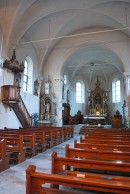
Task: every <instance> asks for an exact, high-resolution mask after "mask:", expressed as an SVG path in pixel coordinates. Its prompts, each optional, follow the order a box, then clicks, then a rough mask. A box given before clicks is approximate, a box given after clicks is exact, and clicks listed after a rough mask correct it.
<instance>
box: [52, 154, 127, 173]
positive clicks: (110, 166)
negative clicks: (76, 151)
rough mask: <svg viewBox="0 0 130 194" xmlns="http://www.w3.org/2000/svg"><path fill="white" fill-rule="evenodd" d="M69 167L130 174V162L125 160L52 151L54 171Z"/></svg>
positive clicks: (62, 170) (86, 170)
mask: <svg viewBox="0 0 130 194" xmlns="http://www.w3.org/2000/svg"><path fill="white" fill-rule="evenodd" d="M67 169H69V170H71V171H74V170H75V169H82V170H83V171H85V172H94V173H97V172H98V173H101V174H102V173H105V174H110V175H112V174H114V175H115V174H118V175H123V176H130V163H127V162H123V161H117V160H115V161H110V160H109V161H107V160H98V159H79V158H69V157H57V153H56V152H53V153H52V173H53V174H58V173H62V172H66V170H67Z"/></svg>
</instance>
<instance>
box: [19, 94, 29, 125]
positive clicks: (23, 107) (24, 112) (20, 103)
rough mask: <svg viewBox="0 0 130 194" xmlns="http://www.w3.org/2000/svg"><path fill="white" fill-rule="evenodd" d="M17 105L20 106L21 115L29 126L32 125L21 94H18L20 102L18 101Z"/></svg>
mask: <svg viewBox="0 0 130 194" xmlns="http://www.w3.org/2000/svg"><path fill="white" fill-rule="evenodd" d="M18 106H19V107H20V109H21V111H22V113H23V116H24V118H25V119H26V121H27V123H28V125H29V126H31V125H32V117H31V116H30V114H29V112H28V110H27V108H26V106H25V104H24V102H23V100H22V98H21V96H20V102H19V103H18Z"/></svg>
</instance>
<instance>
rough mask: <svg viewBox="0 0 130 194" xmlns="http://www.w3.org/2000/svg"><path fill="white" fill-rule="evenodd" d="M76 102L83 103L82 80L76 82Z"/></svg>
mask: <svg viewBox="0 0 130 194" xmlns="http://www.w3.org/2000/svg"><path fill="white" fill-rule="evenodd" d="M76 102H77V103H84V83H83V82H82V81H78V82H76Z"/></svg>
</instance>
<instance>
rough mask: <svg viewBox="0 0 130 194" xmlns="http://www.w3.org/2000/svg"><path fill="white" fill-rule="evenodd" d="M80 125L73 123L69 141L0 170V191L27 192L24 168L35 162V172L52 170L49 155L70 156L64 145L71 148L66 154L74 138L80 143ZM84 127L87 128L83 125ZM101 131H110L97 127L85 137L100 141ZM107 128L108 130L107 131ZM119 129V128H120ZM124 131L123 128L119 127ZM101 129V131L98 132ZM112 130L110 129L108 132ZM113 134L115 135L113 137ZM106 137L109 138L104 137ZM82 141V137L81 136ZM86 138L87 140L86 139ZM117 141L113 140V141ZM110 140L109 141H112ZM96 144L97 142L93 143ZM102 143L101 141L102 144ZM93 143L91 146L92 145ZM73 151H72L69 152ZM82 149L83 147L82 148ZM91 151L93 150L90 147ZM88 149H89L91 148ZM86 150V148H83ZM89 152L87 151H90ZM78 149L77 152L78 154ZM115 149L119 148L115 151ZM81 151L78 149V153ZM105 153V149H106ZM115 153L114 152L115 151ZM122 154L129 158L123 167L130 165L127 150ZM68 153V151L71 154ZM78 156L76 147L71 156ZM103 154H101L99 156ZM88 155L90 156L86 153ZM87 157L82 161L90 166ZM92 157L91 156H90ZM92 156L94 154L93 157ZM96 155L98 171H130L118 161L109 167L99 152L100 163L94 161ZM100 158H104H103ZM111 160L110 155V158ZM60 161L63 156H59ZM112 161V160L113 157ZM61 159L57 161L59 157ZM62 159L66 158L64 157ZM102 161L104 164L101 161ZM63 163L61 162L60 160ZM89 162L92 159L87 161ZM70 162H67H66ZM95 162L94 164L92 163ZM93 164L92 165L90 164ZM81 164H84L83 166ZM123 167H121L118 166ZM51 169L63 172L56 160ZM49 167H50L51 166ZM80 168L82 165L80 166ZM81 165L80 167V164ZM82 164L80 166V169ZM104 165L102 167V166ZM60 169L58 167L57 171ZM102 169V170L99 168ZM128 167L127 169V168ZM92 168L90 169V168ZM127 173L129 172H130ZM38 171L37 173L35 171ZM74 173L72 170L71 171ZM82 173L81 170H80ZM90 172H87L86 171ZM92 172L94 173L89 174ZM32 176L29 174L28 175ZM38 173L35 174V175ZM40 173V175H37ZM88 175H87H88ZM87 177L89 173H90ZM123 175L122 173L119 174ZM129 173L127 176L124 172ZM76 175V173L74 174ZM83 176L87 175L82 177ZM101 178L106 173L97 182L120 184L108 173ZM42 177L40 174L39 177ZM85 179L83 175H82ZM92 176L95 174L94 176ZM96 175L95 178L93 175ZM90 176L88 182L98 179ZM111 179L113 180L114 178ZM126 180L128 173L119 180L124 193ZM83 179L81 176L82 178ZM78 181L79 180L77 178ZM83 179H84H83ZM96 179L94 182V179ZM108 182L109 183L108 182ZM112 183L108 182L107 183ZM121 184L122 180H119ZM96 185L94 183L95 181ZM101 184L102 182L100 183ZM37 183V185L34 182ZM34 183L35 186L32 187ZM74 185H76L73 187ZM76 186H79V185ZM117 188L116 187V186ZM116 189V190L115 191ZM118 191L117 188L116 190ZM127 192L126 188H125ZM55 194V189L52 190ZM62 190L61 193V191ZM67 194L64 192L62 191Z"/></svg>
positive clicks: (124, 138) (97, 193)
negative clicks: (72, 135)
mask: <svg viewBox="0 0 130 194" xmlns="http://www.w3.org/2000/svg"><path fill="white" fill-rule="evenodd" d="M81 126H82V125H77V126H75V127H74V137H73V138H71V139H70V140H68V141H66V142H64V143H62V144H60V145H57V146H54V147H53V148H51V149H48V150H47V151H44V152H43V153H40V154H37V155H36V156H35V157H33V158H30V159H26V161H25V162H22V163H20V164H18V165H15V166H11V167H10V168H9V169H8V170H5V171H3V172H1V173H0V193H1V194H8V193H9V194H16V193H19V194H24V193H28V192H27V190H26V170H27V168H28V167H29V165H32V166H33V165H34V166H36V172H38V173H39V172H41V173H47V174H50V173H51V172H52V169H51V166H52V165H51V164H52V158H53V157H52V158H51V155H52V153H53V152H57V155H58V157H59V158H60V157H61V158H62V157H64V156H65V155H66V156H67V157H70V156H68V155H67V152H66V154H65V147H66V144H69V147H70V151H69V153H70V152H73V151H74V149H73V147H74V148H75V145H74V140H77V142H79V141H80V142H81V138H80V137H81V136H80V135H79V131H80V129H81V128H84V127H81ZM85 128H86V127H85ZM90 129H91V130H92V131H94V129H92V128H90ZM86 130H87V128H86ZM102 130H103V131H104V130H105V133H109V132H110V131H109V130H107V129H96V131H95V135H94V134H91V133H90V134H89V135H88V137H87V139H88V140H89V139H90V140H92V139H93V138H91V135H92V136H93V137H94V136H97V137H98V138H97V140H99V139H101V141H103V139H102V138H99V134H100V136H101V135H102V134H101V133H102V132H101V131H102ZM106 130H107V131H106ZM110 130H112V131H113V133H114V132H115V130H116V129H110ZM120 130H121V129H120ZM120 130H119V131H118V135H119V134H120V132H121V133H122V132H123V131H120ZM122 130H123V129H122ZM100 132H101V133H100ZM111 133H112V132H111ZM123 133H125V134H124V137H123V134H122V138H123V140H124V143H126V142H127V139H128V138H129V137H127V136H125V135H126V133H127V134H128V133H129V130H128V131H126V130H125V131H124V132H123ZM113 137H114V136H113ZM107 138H108V137H107ZM111 138H112V136H111V135H110V134H109V138H108V139H111ZM104 139H105V137H104ZM84 140H85V139H84ZM88 140H87V141H88ZM115 141H116V140H115ZM111 142H112V141H111ZM96 143H97V142H96ZM124 143H123V145H122V147H121V145H120V148H119V149H120V151H121V150H122V148H123V149H127V148H128V147H129V146H126V144H124ZM91 145H93V146H94V142H93V144H91ZM103 145H104V144H103ZM95 146H96V144H95ZM95 146H94V147H95ZM111 146H112V145H111V144H109V146H108V147H111ZM113 146H114V147H115V146H116V145H113ZM109 149H111V148H109ZM72 150H73V151H72ZM81 150H82V149H81ZM90 150H91V149H88V150H86V152H87V154H88V153H89V151H90ZM92 150H93V149H92ZM92 150H91V151H92ZM103 150H104V146H103V148H102V153H103V152H104V151H103ZM84 151H85V150H84ZM84 151H82V153H83V152H84ZM91 151H90V152H91ZM95 151H96V150H93V151H92V152H95ZM78 152H80V150H78ZM78 152H77V153H78ZM97 152H98V149H97ZM112 152H113V151H112V150H111V157H114V158H116V157H117V154H118V153H117V154H116V156H115V154H114V155H113V156H112ZM117 152H118V151H117ZM80 153H81V152H80ZM107 153H108V152H107ZM114 153H115V152H114ZM124 154H126V155H127V157H128V159H127V161H128V162H124V167H126V166H127V167H128V166H129V151H128V152H125V151H124ZM70 155H71V154H70ZM77 156H78V155H77V154H76V150H75V154H74V157H77ZM102 156H103V155H102ZM79 157H81V158H83V160H84V158H86V155H84V156H83V155H81V154H80V156H79ZM87 157H88V155H87ZM89 157H90V156H89ZM89 157H88V160H84V162H85V163H84V164H85V166H86V165H87V167H88V166H89V161H90V160H89ZM90 158H91V157H90ZM92 158H93V157H92ZM96 159H97V158H96V155H94V160H95V164H96V163H97V168H95V169H97V170H99V169H100V170H101V169H102V170H103V169H104V170H107V171H108V169H109V172H110V171H111V170H112V171H113V169H114V171H117V172H119V171H120V172H127V173H128V171H129V169H128V168H127V169H125V171H122V170H123V168H122V167H123V165H120V164H116V165H115V166H114V161H113V162H112V163H113V167H114V168H113V167H112V168H111V169H110V166H112V163H111V162H107V161H106V162H105V161H103V160H104V159H103V158H101V155H100V159H101V161H100V162H98V160H97V162H96ZM102 159H103V160H102ZM111 159H112V158H111ZM111 159H110V160H111ZM61 160H62V159H61ZM72 160H73V161H72V166H73V167H76V166H75V165H76V161H75V162H74V159H72ZM83 160H82V162H79V161H80V160H79V161H78V160H77V164H79V163H83ZM105 160H109V159H108V157H107V159H105ZM114 160H115V159H114ZM125 160H126V157H125V158H122V163H123V161H125ZM59 161H60V160H59ZM64 161H65V160H64ZM66 161H69V160H68V159H67V158H66ZM102 162H103V163H102ZM61 163H62V162H61ZM63 163H64V165H65V162H63ZM90 163H91V162H90ZM99 163H102V166H101V167H100V166H99V167H98V165H99ZM105 163H106V164H107V165H108V164H109V163H111V164H109V167H105ZM69 164H70V163H69ZM93 164H94V163H93ZM53 165H54V161H53ZM91 165H92V164H91ZM85 166H84V167H85ZM121 166H122V167H121ZM53 167H54V168H55V170H56V169H57V171H58V172H62V170H63V169H62V170H61V168H60V166H59V167H58V163H57V164H56V163H55V165H54V166H53ZM53 167H52V168H53ZM80 167H81V166H80ZM82 167H83V166H82ZM82 167H81V168H82ZM89 167H90V168H88V169H89V170H90V169H93V165H92V167H91V166H89ZM104 167H105V168H104ZM119 167H120V169H119ZM78 168H79V166H78ZM58 169H59V170H58ZM102 170H101V171H102ZM126 170H127V171H126ZM90 171H91V170H90ZM129 172H130V171H129ZM38 173H37V174H38ZM53 173H54V174H55V172H54V171H53ZM32 174H34V173H33V172H32ZM72 174H73V173H72ZM72 174H71V176H72ZM82 174H83V173H82ZM88 174H89V173H88ZM92 174H93V173H92ZM30 175H31V174H30ZM77 175H79V171H78V174H77ZM117 175H118V173H117ZM31 176H33V175H31ZM37 176H38V175H37ZM40 176H41V175H40ZM59 176H64V175H59ZM87 176H88V175H87ZM89 176H90V175H89ZM94 176H97V175H96V174H95V175H94ZM121 176H122V175H121ZM127 176H128V175H127ZM64 177H66V176H64ZM77 177H78V176H77ZM85 177H86V176H85ZM103 177H105V178H106V177H107V175H101V177H99V182H102V183H103V182H106V181H107V184H108V185H109V184H111V185H113V184H114V182H115V183H116V185H115V186H114V188H116V189H117V187H118V186H119V185H120V184H119V182H120V181H118V182H116V181H115V180H114V179H115V178H114V176H112V175H111V176H109V177H111V178H112V179H107V180H106V179H104V178H103ZM117 177H118V178H117V179H120V178H121V177H120V178H119V176H117ZM40 178H41V177H40ZM83 178H84V177H83ZM93 178H94V177H93ZM95 178H96V177H95ZM95 178H94V179H92V177H91V176H90V177H88V179H91V181H92V180H93V182H94V181H95V180H96V179H97V178H98V177H97V178H96V179H95ZM100 178H101V179H104V180H100ZM113 178H114V179H113ZM72 179H73V180H75V181H76V179H75V178H74V177H73V178H72ZM79 179H82V178H81V177H80V178H79ZM88 179H86V180H85V184H86V181H87V182H89V180H88ZM128 179H129V176H128V178H127V177H125V178H124V179H123V177H122V181H124V182H122V184H123V185H122V186H123V187H122V186H121V185H120V186H121V187H122V188H123V191H124V189H125V187H124V186H127V193H129V192H128V187H129V188H130V186H129V184H128ZM65 180H66V178H65ZM73 180H71V182H73ZM82 180H83V179H82ZM80 181H81V180H80ZM83 182H84V181H83ZM96 182H97V181H96ZM108 182H109V183H108ZM110 182H111V183H110ZM120 183H121V182H120ZM42 184H43V182H42ZM77 184H78V185H80V184H81V183H80V182H79V183H77ZM96 184H97V183H96ZM103 184H104V183H103ZM34 185H35V183H34V184H31V187H32V188H33V186H34ZM35 186H36V185H35ZM35 186H34V187H35ZM73 186H74V183H73ZM74 187H75V186H74ZM78 188H79V187H78ZM80 188H82V187H80ZM62 189H64V187H62ZM106 189H107V188H106ZM118 189H119V188H118ZM69 191H71V192H69V193H71V194H72V191H75V190H74V189H70V188H69ZM108 191H110V190H108ZM115 191H116V190H115ZM118 191H119V190H118ZM118 191H116V192H114V193H118ZM125 191H126V190H125ZM35 193H37V192H35ZM52 193H53V192H52ZM54 193H55V192H54ZM60 193H61V192H60ZM76 193H80V194H81V193H82V194H83V193H87V194H99V193H100V194H101V192H90V191H83V190H82V192H80V191H79V190H78V192H76ZM108 193H113V192H108ZM119 193H122V192H119ZM29 194H30V192H29ZM31 194H32V192H31ZM65 194H66V193H65ZM123 194H124V193H123Z"/></svg>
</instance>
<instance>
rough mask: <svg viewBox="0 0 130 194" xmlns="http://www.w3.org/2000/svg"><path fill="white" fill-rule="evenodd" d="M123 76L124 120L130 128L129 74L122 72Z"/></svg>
mask: <svg viewBox="0 0 130 194" xmlns="http://www.w3.org/2000/svg"><path fill="white" fill-rule="evenodd" d="M124 75H125V90H126V119H127V125H128V127H129V128H130V72H124Z"/></svg>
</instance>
